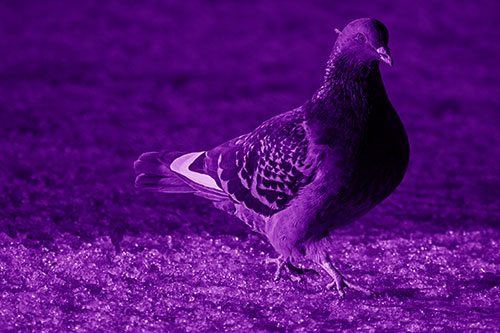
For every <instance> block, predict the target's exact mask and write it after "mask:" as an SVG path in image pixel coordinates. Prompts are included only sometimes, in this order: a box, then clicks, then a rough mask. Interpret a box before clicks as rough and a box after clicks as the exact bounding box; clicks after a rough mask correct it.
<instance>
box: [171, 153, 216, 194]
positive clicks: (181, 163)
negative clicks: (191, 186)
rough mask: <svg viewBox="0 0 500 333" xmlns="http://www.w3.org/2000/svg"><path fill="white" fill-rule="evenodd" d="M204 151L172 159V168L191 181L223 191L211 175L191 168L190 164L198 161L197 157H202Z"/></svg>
mask: <svg viewBox="0 0 500 333" xmlns="http://www.w3.org/2000/svg"><path fill="white" fill-rule="evenodd" d="M204 153H205V152H204V151H202V152H196V153H188V154H184V155H181V156H179V157H177V158H176V159H175V160H173V161H172V163H171V164H170V170H172V171H173V172H177V173H178V174H181V175H183V176H184V177H186V178H188V179H190V180H191V181H193V182H195V183H197V184H200V185H203V186H206V187H210V188H213V189H215V190H218V191H222V189H221V188H220V187H219V186H218V185H217V183H216V182H215V180H214V179H213V178H212V177H210V176H209V175H206V174H203V173H199V172H194V171H191V170H189V166H190V165H191V164H192V163H193V162H194V161H196V159H197V158H198V157H200V155H201V154H204Z"/></svg>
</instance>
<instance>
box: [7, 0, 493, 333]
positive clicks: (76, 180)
mask: <svg viewBox="0 0 500 333" xmlns="http://www.w3.org/2000/svg"><path fill="white" fill-rule="evenodd" d="M21 3H22V4H23V6H21ZM67 3H72V1H60V2H57V1H40V2H39V1H2V2H1V3H0V50H1V52H0V148H1V157H0V159H1V160H0V186H1V188H0V243H1V247H0V327H2V328H4V329H10V330H12V331H18V330H35V331H41V330H60V331H68V330H77V329H78V330H82V331H92V332H95V331H97V330H98V329H101V330H103V331H125V330H130V331H137V330H140V329H145V330H148V331H164V330H179V331H184V330H188V331H202V330H207V331H214V330H223V329H227V330H249V329H252V330H262V331H263V330H269V329H274V330H286V329H288V330H291V329H295V330H297V331H299V332H300V331H310V330H312V329H319V330H325V329H348V330H349V329H353V330H355V329H371V328H375V329H392V330H409V331H427V330H433V329H434V330H438V331H439V330H442V329H444V330H448V329H450V328H451V329H464V328H472V329H478V330H479V329H485V330H489V331H491V330H493V329H495V328H496V329H498V327H500V319H499V318H498V312H500V306H499V304H500V292H499V291H500V289H499V286H498V285H499V281H500V278H499V271H500V255H499V239H500V237H499V236H500V232H499V218H500V131H499V128H500V121H499V119H500V117H499V112H500V97H499V96H500V94H499V86H500V84H499V83H500V66H498V54H500V43H499V42H498V39H499V38H498V32H499V31H500V23H499V22H500V21H499V20H498V14H497V13H498V11H499V8H498V7H497V6H494V1H475V2H462V1H457V2H454V3H456V4H460V5H456V6H454V7H448V6H446V5H445V3H448V2H443V1H425V2H424V3H425V5H423V4H416V3H414V1H409V2H400V1H397V2H396V1H392V0H390V1H389V0H388V1H378V2H377V3H374V2H373V1H353V2H351V1H342V2H340V1H339V2H338V3H335V2H334V1H316V2H313V3H310V2H309V1H300V2H299V1H295V2H292V3H290V1H276V2H272V3H270V2H269V1H256V2H249V3H244V2H233V1H186V2H185V3H184V2H182V1H150V2H148V1H144V2H142V1H141V2H140V1H85V2H84V1H82V2H81V4H80V5H74V4H73V5H71V6H70V5H68V4H67ZM181 3H183V4H182V5H181ZM236 3H237V4H236ZM467 3H468V4H467ZM367 16H369V17H375V18H378V19H380V20H381V21H382V22H384V23H385V24H386V25H387V27H388V29H389V32H390V43H389V45H390V47H391V49H392V53H393V57H394V60H395V67H394V68H393V69H390V68H389V67H388V66H382V75H383V79H384V82H385V85H386V89H387V91H388V95H389V97H390V99H391V101H392V103H393V105H394V107H395V108H396V110H397V111H398V113H399V115H400V117H401V118H402V120H403V122H404V124H405V126H406V129H407V131H408V135H409V138H410V144H411V153H412V155H411V161H410V165H409V169H408V173H407V175H406V177H405V179H404V181H403V183H402V184H401V186H400V187H399V188H398V189H397V190H396V192H395V193H394V194H393V195H392V196H391V197H390V198H389V199H387V200H386V201H385V202H384V203H383V204H381V205H380V206H378V207H377V208H376V209H374V210H373V211H372V212H370V213H369V214H368V215H366V216H365V217H363V218H362V219H360V221H358V222H356V223H354V224H352V225H350V226H347V227H346V228H344V229H342V230H339V232H338V235H337V237H336V238H335V239H336V242H335V245H334V246H333V247H332V249H331V254H332V258H334V260H335V261H336V262H337V263H338V264H339V267H340V269H341V270H342V271H343V272H344V273H345V274H346V275H347V276H349V277H352V279H353V280H354V281H356V282H358V283H360V284H362V285H366V286H372V287H373V288H374V289H376V290H377V291H379V292H380V293H381V294H382V297H381V298H379V299H375V298H371V297H366V296H364V295H362V294H360V293H357V292H353V291H351V292H349V291H348V293H347V298H346V300H344V301H340V302H339V301H337V295H336V294H335V293H333V292H330V291H326V290H325V288H324V286H325V285H326V283H327V282H329V279H328V277H327V276H326V274H324V273H321V275H320V276H317V275H315V274H313V273H311V272H310V273H307V274H305V276H303V280H302V281H301V282H295V281H291V280H290V278H289V277H288V276H286V277H285V274H283V275H282V277H283V278H282V279H281V280H280V281H278V282H274V281H272V274H273V269H274V267H273V266H271V265H265V264H263V263H262V260H263V259H264V258H265V257H266V254H268V253H269V254H271V255H272V256H275V254H274V253H273V250H272V248H271V246H270V245H269V244H268V243H267V242H266V241H264V240H263V239H262V238H261V237H260V236H258V235H256V234H254V233H251V232H249V230H248V229H247V227H246V226H245V225H244V224H243V223H242V222H240V221H237V220H235V219H233V218H231V217H228V216H227V215H225V214H224V213H222V212H220V211H217V210H215V209H214V208H213V207H212V206H211V204H210V203H209V202H208V201H206V200H203V199H201V198H197V197H194V196H183V195H169V196H168V195H161V194H154V193H138V192H136V190H135V189H134V187H133V180H134V174H133V170H132V162H133V161H134V159H135V158H136V157H137V156H138V155H139V154H140V153H142V152H144V151H148V150H158V149H164V148H169V149H172V150H200V149H206V148H210V147H211V146H214V145H217V144H219V143H222V142H223V141H225V140H227V139H230V138H232V137H234V136H236V135H240V134H242V133H245V132H248V131H250V130H252V129H253V128H254V127H255V126H257V125H258V124H260V123H261V122H262V121H264V120H265V119H267V118H269V117H271V116H273V115H275V114H277V113H281V112H284V111H287V110H289V109H291V108H293V107H296V106H298V105H300V104H302V103H303V102H304V101H305V100H306V99H307V98H308V97H310V95H311V94H312V93H313V92H314V91H315V89H316V88H317V87H318V86H319V84H320V82H321V79H322V75H323V69H324V64H325V63H326V60H327V57H328V54H329V52H330V50H331V47H332V45H333V42H334V39H335V33H334V28H336V27H337V28H343V26H345V24H346V23H348V22H349V21H350V20H352V19H355V18H358V17H367Z"/></svg>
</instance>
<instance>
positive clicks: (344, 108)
mask: <svg viewBox="0 0 500 333" xmlns="http://www.w3.org/2000/svg"><path fill="white" fill-rule="evenodd" d="M381 89H382V90H381ZM382 96H385V90H383V85H382V79H381V78H380V71H379V63H378V62H374V61H372V62H370V61H361V60H360V59H358V58H356V57H355V56H352V55H350V56H349V55H343V54H335V53H334V54H333V55H332V57H331V58H330V60H329V61H328V65H327V68H326V73H325V79H324V81H323V85H322V86H321V87H320V88H319V89H318V91H316V93H315V94H314V95H313V97H312V98H311V99H310V100H309V101H308V102H307V103H306V104H305V106H304V107H305V109H306V110H307V111H306V113H307V118H308V119H309V124H310V126H311V127H314V128H315V133H316V135H317V138H316V141H317V142H318V143H326V144H334V143H333V142H334V141H335V140H337V141H338V139H339V138H343V139H342V140H347V141H353V142H354V141H356V140H357V139H356V138H357V137H358V135H356V133H358V134H359V133H362V130H363V128H364V127H365V125H366V122H367V120H368V118H369V116H370V114H371V111H372V110H373V108H374V105H375V104H378V103H379V102H380V100H379V99H380V98H383V97H382ZM347 144H348V143H346V145H347Z"/></svg>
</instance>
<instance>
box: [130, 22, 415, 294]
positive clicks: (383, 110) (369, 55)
mask: <svg viewBox="0 0 500 333" xmlns="http://www.w3.org/2000/svg"><path fill="white" fill-rule="evenodd" d="M387 43H388V33H387V29H386V28H385V26H384V25H383V24H382V23H381V22H379V21H377V20H374V19H367V18H366V19H358V20H355V21H353V22H351V23H349V24H348V25H347V26H346V27H345V28H344V30H343V31H342V32H339V36H338V38H337V41H336V43H335V46H334V48H333V51H332V53H331V55H330V58H329V61H328V64H327V68H326V73H325V77H324V82H323V85H322V86H321V87H320V88H319V89H318V91H317V92H316V93H315V94H314V95H313V97H312V98H311V99H309V100H308V101H306V102H305V103H304V104H303V105H302V106H301V107H299V108H297V109H294V110H291V111H289V112H286V113H283V114H280V115H278V116H275V117H273V118H271V119H269V120H268V121H266V122H264V123H263V124H262V125H260V126H259V127H258V128H256V129H255V130H254V131H252V132H250V133H248V134H245V135H242V136H240V137H237V138H235V139H232V140H230V141H228V142H226V143H224V144H222V145H220V146H218V147H215V148H213V149H212V150H209V151H206V152H199V153H189V154H184V153H171V152H160V153H145V154H143V155H142V156H141V157H139V159H138V160H137V161H136V162H135V169H136V172H137V173H138V176H137V179H136V185H137V186H138V187H140V188H146V189H152V190H156V191H160V192H167V193H194V194H196V195H199V196H202V197H205V198H207V199H209V200H212V201H213V202H214V205H215V206H216V207H217V208H220V209H222V210H224V211H226V212H228V213H230V214H232V215H235V216H236V217H238V218H239V219H241V220H242V221H244V222H245V223H246V224H247V225H248V226H250V228H252V229H253V230H254V231H256V232H259V233H261V234H263V235H265V236H266V237H267V239H268V240H269V242H270V243H271V244H272V245H273V247H274V249H275V250H276V251H277V252H278V253H279V254H280V258H278V260H276V261H277V262H278V270H277V271H276V277H278V276H279V272H280V269H281V267H282V266H283V264H284V263H285V262H287V261H288V260H290V259H292V258H303V259H308V260H310V261H312V262H314V263H316V264H318V265H320V266H321V267H323V268H324V269H325V270H326V272H327V273H328V274H329V275H330V276H331V277H332V278H333V281H332V283H330V284H329V285H328V287H333V286H334V287H335V288H336V289H337V291H338V292H339V294H340V295H341V296H344V287H349V288H353V289H355V290H359V291H362V292H365V293H368V294H370V293H371V291H369V290H367V289H364V288H361V287H358V286H356V285H355V284H353V283H351V282H349V281H348V280H347V279H346V278H345V277H343V276H342V275H341V274H340V273H339V271H338V270H337V269H336V268H335V267H334V265H333V264H332V262H331V261H330V259H329V257H328V254H327V253H326V250H325V249H326V245H327V243H328V241H330V236H331V234H332V232H333V231H334V230H335V229H336V228H338V227H340V226H342V225H345V224H347V223H350V222H352V221H353V220H355V219H356V218H357V217H359V216H361V215H363V214H365V213H366V212H368V211H369V210H370V209H371V208H373V207H374V206H375V205H377V204H378V203H379V202H381V201H382V200H383V199H385V198H386V197H387V196H388V195H389V194H390V193H391V192H392V191H393V190H394V189H395V188H396V186H398V184H399V183H400V182H401V180H402V178H403V175H404V173H405V171H406V167H407V164H408V156H409V148H408V139H407V136H406V132H405V130H404V128H403V125H402V123H401V121H400V119H399V117H398V116H397V114H396V112H395V111H394V109H393V107H392V105H391V103H390V102H389V99H388V98H387V95H386V92H385V89H384V86H383V84H382V80H381V77H380V72H379V62H380V61H383V62H385V63H387V64H389V65H391V66H392V58H391V56H390V53H389V49H388V47H387Z"/></svg>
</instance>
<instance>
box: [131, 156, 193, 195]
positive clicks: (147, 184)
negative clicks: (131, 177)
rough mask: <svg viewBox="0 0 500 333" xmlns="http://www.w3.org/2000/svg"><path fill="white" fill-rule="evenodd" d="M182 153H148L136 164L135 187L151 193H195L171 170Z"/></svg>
mask: <svg viewBox="0 0 500 333" xmlns="http://www.w3.org/2000/svg"><path fill="white" fill-rule="evenodd" d="M182 154H183V153H180V152H166V153H158V152H148V153H144V154H142V155H141V156H140V157H139V159H137V161H135V162H134V169H135V173H136V174H137V177H136V179H135V186H136V187H137V188H140V189H143V190H149V191H157V192H165V193H194V192H196V190H195V189H193V188H192V187H191V186H189V185H188V184H186V182H184V181H183V180H182V179H181V177H179V176H178V175H177V174H175V173H174V172H173V171H172V170H170V168H169V165H170V163H172V161H173V160H174V159H175V158H177V157H179V156H180V155H182Z"/></svg>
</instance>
